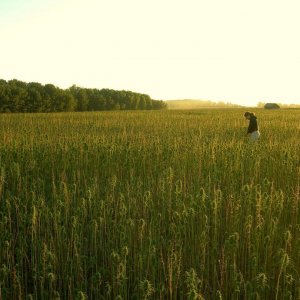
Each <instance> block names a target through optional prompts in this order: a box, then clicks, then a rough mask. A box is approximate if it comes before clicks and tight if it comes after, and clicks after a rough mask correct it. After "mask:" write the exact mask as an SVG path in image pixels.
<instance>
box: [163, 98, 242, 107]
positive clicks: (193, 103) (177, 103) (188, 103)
mask: <svg viewBox="0 0 300 300" xmlns="http://www.w3.org/2000/svg"><path fill="white" fill-rule="evenodd" d="M166 103H167V105H168V109H201V108H214V107H215V108H229V107H231V108H232V107H241V106H240V105H237V104H232V103H225V102H214V101H210V100H192V99H182V100H167V101H166Z"/></svg>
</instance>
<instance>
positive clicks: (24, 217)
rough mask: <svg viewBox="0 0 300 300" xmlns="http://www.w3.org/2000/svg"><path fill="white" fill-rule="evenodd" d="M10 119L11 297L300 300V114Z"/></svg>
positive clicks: (4, 295)
mask: <svg viewBox="0 0 300 300" xmlns="http://www.w3.org/2000/svg"><path fill="white" fill-rule="evenodd" d="M256 113H257V115H258V118H259V122H260V127H261V132H262V138H261V141H260V142H259V143H257V144H249V142H248V141H247V139H246V137H245V132H246V128H247V125H248V123H247V122H246V121H245V120H244V118H243V110H240V109H232V110H229V109H226V110H223V111H222V110H217V109H213V110H199V111H156V112H154V111H149V112H101V113H62V114H58V113H57V114H5V115H3V114H2V115H0V124H1V126H0V236H1V238H0V300H2V299H5V300H6V299H8V300H14V299H36V300H42V299H56V300H58V299H70V300H73V299H82V300H83V299H97V300H98V299H119V300H121V299H209V300H210V299H219V300H221V299H275V300H284V299H300V211H299V209H300V150H299V149H300V123H299V120H300V110H286V111H285V110H278V111H264V110H256Z"/></svg>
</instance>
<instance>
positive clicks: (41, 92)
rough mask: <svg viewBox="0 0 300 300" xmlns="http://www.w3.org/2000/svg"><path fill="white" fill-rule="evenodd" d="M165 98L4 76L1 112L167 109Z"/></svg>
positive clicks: (0, 104)
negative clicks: (56, 84) (155, 98)
mask: <svg viewBox="0 0 300 300" xmlns="http://www.w3.org/2000/svg"><path fill="white" fill-rule="evenodd" d="M166 107H167V105H166V103H165V102H164V101H162V100H153V99H151V98H150V96H148V95H145V94H140V93H135V92H131V91H117V90H112V89H101V90H99V89H88V88H81V87H78V86H76V85H73V86H71V87H70V88H68V89H61V88H58V87H56V86H54V85H53V84H45V85H42V84H41V83H38V82H30V83H26V82H23V81H19V80H16V79H13V80H8V81H6V80H3V79H0V112H2V113H3V112H63V111H100V110H150V109H164V108H166Z"/></svg>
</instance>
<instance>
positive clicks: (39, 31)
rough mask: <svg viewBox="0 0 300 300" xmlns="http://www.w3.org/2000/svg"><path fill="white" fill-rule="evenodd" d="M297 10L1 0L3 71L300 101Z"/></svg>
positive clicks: (200, 94)
mask: <svg viewBox="0 0 300 300" xmlns="http://www.w3.org/2000/svg"><path fill="white" fill-rule="evenodd" d="M298 3H299V4H298ZM299 12H300V2H299V0H247V1H246V0H226V1H225V0H52V1H51V0H0V34H1V37H0V41H1V44H0V78H2V79H6V80H9V79H13V78H16V79H19V80H23V81H27V82H30V81H37V82H41V83H43V84H45V83H53V84H55V85H57V86H59V87H62V88H67V87H69V86H71V85H72V84H76V85H78V86H82V87H91V88H112V89H126V90H132V91H135V92H141V93H147V94H149V95H150V96H151V97H152V98H154V99H180V98H195V99H211V100H221V101H230V102H234V103H240V104H245V105H255V104H256V103H257V102H258V101H274V102H276V101H278V102H285V103H299V104H300V84H299V80H300V39H299V28H300V18H299Z"/></svg>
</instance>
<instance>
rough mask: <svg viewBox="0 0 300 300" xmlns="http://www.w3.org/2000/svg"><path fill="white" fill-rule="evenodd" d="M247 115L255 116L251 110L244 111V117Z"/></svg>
mask: <svg viewBox="0 0 300 300" xmlns="http://www.w3.org/2000/svg"><path fill="white" fill-rule="evenodd" d="M247 116H250V117H253V116H255V114H254V113H253V112H250V111H246V112H245V113H244V117H247Z"/></svg>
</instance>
